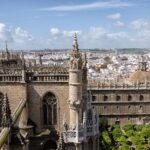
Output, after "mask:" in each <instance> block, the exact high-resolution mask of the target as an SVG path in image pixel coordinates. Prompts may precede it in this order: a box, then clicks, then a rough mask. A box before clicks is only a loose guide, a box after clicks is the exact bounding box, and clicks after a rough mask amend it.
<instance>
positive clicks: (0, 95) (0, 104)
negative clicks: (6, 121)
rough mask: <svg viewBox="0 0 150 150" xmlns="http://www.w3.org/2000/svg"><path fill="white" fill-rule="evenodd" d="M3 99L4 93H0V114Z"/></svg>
mask: <svg viewBox="0 0 150 150" xmlns="http://www.w3.org/2000/svg"><path fill="white" fill-rule="evenodd" d="M3 99H4V95H3V94H2V93H0V116H2V100H3ZM1 118H2V117H0V126H1V122H2V120H1Z"/></svg>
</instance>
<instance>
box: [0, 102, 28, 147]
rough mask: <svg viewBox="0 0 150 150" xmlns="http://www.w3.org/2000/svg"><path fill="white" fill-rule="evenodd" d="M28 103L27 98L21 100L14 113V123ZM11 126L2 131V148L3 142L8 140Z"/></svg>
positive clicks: (0, 133)
mask: <svg viewBox="0 0 150 150" xmlns="http://www.w3.org/2000/svg"><path fill="white" fill-rule="evenodd" d="M25 105H26V100H22V101H20V103H19V105H18V106H17V108H16V110H15V111H14V113H13V114H12V125H13V124H14V123H15V122H16V120H17V119H18V117H19V116H20V114H21V112H22V110H23V108H24V107H25ZM10 128H11V126H10V127H5V128H3V129H2V130H1V132H0V149H1V148H2V146H3V144H4V143H5V142H6V141H7V138H8V135H9V133H10Z"/></svg>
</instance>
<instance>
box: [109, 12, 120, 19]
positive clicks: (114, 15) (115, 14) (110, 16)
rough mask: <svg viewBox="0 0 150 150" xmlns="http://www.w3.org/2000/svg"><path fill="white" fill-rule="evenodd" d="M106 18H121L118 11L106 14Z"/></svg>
mask: <svg viewBox="0 0 150 150" xmlns="http://www.w3.org/2000/svg"><path fill="white" fill-rule="evenodd" d="M107 18H109V19H112V20H118V19H120V18H121V14H120V13H114V14H110V15H108V16H107Z"/></svg>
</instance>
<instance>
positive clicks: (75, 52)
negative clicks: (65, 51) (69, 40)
mask: <svg viewBox="0 0 150 150" xmlns="http://www.w3.org/2000/svg"><path fill="white" fill-rule="evenodd" d="M78 54H79V45H78V40H77V34H76V33H75V34H74V40H73V50H72V56H74V57H77V56H78Z"/></svg>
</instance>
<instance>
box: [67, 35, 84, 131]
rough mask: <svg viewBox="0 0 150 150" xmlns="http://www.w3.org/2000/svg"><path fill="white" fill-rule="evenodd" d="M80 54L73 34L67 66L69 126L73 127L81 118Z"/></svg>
mask: <svg viewBox="0 0 150 150" xmlns="http://www.w3.org/2000/svg"><path fill="white" fill-rule="evenodd" d="M82 73H83V72H82V56H81V54H80V53H79V49H78V42H77V36H76V34H75V36H74V42H73V49H72V52H71V57H70V66H69V106H70V127H71V128H75V125H76V123H77V122H80V123H81V119H80V118H82V111H81V109H82V103H83V102H82Z"/></svg>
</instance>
